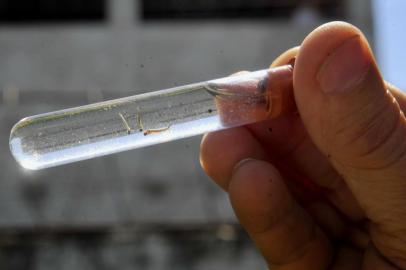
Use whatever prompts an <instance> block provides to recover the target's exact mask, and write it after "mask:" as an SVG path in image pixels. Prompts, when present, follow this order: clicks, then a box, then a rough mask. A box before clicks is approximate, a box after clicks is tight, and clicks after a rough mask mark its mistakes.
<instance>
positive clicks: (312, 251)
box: [228, 160, 332, 269]
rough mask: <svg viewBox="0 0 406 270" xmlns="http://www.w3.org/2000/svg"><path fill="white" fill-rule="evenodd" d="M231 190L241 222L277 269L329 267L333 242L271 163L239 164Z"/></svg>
mask: <svg viewBox="0 0 406 270" xmlns="http://www.w3.org/2000/svg"><path fill="white" fill-rule="evenodd" d="M228 192H229V196H230V201H231V203H232V205H233V208H234V211H235V213H236V215H237V217H238V219H239V221H240V222H241V224H242V225H243V226H244V228H245V229H246V230H247V232H248V234H249V235H250V237H251V238H252V239H253V241H254V242H255V244H256V246H257V247H258V249H259V250H260V251H261V253H262V254H263V256H264V258H265V259H266V261H267V262H268V264H269V265H274V266H277V268H276V269H326V267H327V266H328V265H329V263H330V260H331V257H332V250H331V247H330V243H329V241H328V240H327V238H326V236H325V235H324V233H323V232H322V231H321V230H320V228H318V227H317V225H315V223H314V222H313V220H312V219H311V218H310V217H309V216H308V215H307V213H306V212H305V211H304V210H303V209H302V208H301V207H300V206H299V205H298V204H297V203H296V202H295V201H294V199H293V198H292V196H291V195H290V194H289V191H288V189H287V188H286V186H285V185H284V182H283V180H282V179H281V176H280V174H279V173H278V172H277V170H276V169H275V168H274V167H272V166H271V165H270V164H269V163H267V162H264V161H258V160H245V161H242V163H239V164H238V165H237V166H236V168H235V169H234V170H233V173H232V177H231V181H230V184H229V187H228ZM272 269H274V268H272Z"/></svg>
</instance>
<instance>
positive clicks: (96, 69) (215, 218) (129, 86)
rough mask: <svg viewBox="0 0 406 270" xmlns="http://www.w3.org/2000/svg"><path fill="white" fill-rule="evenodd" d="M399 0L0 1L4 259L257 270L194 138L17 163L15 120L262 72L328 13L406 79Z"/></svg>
mask: <svg viewBox="0 0 406 270" xmlns="http://www.w3.org/2000/svg"><path fill="white" fill-rule="evenodd" d="M405 3H406V2H405V1H403V0H393V1H385V0H376V1H373V2H371V1H369V0H360V1H351V0H346V1H342V0H324V1H323V0H309V1H305V0H290V1H285V0H250V1H246V0H227V1H226V0H223V1H216V0H104V1H103V0H86V1H83V0H82V1H80V0H58V1H51V0H0V153H1V154H0V269H11V270H17V269H24V270H37V269H41V270H42V269H61V270H63V269H76V270H88V269H89V270H90V269H147V270H158V269H237V270H238V269H265V264H264V262H263V260H262V259H261V257H260V256H259V254H258V253H257V252H256V250H255V248H254V247H253V245H252V243H251V242H250V240H249V239H248V237H247V236H246V235H245V233H244V232H243V231H242V229H241V228H240V226H239V225H238V224H237V222H236V219H235V217H234V215H233V213H232V210H231V208H230V206H229V203H228V200H227V197H226V196H225V194H224V193H222V192H221V191H220V190H219V189H218V188H217V187H216V186H215V185H214V184H213V183H212V182H211V181H210V180H209V179H208V178H207V177H206V176H205V175H204V173H203V172H202V170H201V168H200V165H199V159H198V151H199V143H200V138H191V139H187V140H182V141H178V142H172V143H167V144H164V145H159V146H154V147H148V148H145V149H140V150H136V151H130V152H125V153H121V154H117V155H113V156H108V157H104V158H98V159H94V160H90V161H84V162H80V163H77V164H73V165H68V166H63V167H58V168H53V169H47V170H42V171H26V170H24V169H22V168H20V167H19V166H18V165H17V164H16V162H15V161H14V160H13V159H12V157H11V154H10V152H9V147H8V137H9V131H10V129H11V127H12V126H13V124H14V123H16V122H17V121H18V120H19V119H20V118H22V117H24V116H28V115H33V114H38V113H44V112H48V111H52V110H58V109H62V108H67V107H71V106H77V105H83V104H87V103H91V102H97V101H102V100H106V99H111V98H118V97H124V96H127V95H134V94H137V93H142V92H147V91H151V90H157V89H161V88H169V87H172V86H176V85H181V84H186V83H191V82H196V81H202V80H206V79H212V78H216V77H222V76H227V75H228V74H231V73H233V72H235V71H238V70H242V69H245V70H255V69H260V68H264V67H267V66H268V65H269V64H270V63H271V62H272V60H273V59H274V58H275V57H276V56H278V55H279V54H280V53H282V52H283V51H284V50H286V49H288V48H290V47H293V46H296V45H298V44H300V42H301V41H302V39H303V38H304V37H305V36H306V35H307V33H309V32H310V31H311V30H312V29H313V28H314V27H316V26H317V25H319V24H321V23H323V22H327V21H330V20H337V19H339V20H346V21H349V22H351V23H353V24H355V25H356V26H358V27H359V28H360V29H361V30H363V31H364V33H365V34H366V36H367V37H368V39H369V40H370V41H371V43H372V46H373V47H374V49H375V50H376V52H377V54H378V60H379V62H380V63H381V65H382V67H383V72H384V74H385V76H387V77H388V78H390V79H391V80H392V82H394V83H397V84H398V85H399V86H401V87H402V86H403V87H404V89H406V88H405V86H406V84H405V79H404V78H403V77H404V76H402V73H404V71H405V70H406V66H404V64H403V63H399V62H401V61H399V56H400V57H402V56H401V55H399V53H403V54H404V53H405V52H399V51H400V49H399V50H396V48H405V47H406V38H405V37H403V39H402V35H401V34H399V33H401V32H399V31H402V29H404V27H405V26H406V25H405V23H404V20H403V21H402V16H403V14H399V15H395V16H392V15H391V14H395V13H394V12H397V13H399V12H402V10H403V11H404V10H406V7H404V8H399V6H405ZM397 13H396V14H397ZM396 29H397V30H396ZM396 31H398V32H396ZM403 36H404V35H403ZM402 44H403V45H402ZM405 56H406V55H403V59H406V57H405ZM402 65H403V69H402ZM399 70H400V71H401V70H403V72H399ZM402 80H403V81H402Z"/></svg>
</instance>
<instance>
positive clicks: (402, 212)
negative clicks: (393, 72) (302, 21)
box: [294, 22, 406, 267]
mask: <svg viewBox="0 0 406 270" xmlns="http://www.w3.org/2000/svg"><path fill="white" fill-rule="evenodd" d="M294 87H295V99H296V102H297V106H298V109H299V112H300V115H301V117H302V120H303V122H304V124H305V126H306V129H307V131H308V133H309V134H310V137H311V138H312V140H313V141H314V143H315V144H316V145H317V146H318V148H319V149H320V150H321V152H322V153H323V154H324V155H325V156H327V157H328V158H329V159H330V161H331V163H332V164H333V166H334V167H335V169H336V170H337V171H338V172H339V173H340V174H341V175H342V176H343V178H344V179H345V181H346V183H347V185H348V186H349V187H350V189H351V192H352V193H353V194H354V195H355V197H356V198H357V200H358V201H359V202H360V204H361V206H362V208H363V210H364V211H365V212H366V214H367V216H368V218H370V219H371V220H372V221H373V222H374V223H375V224H377V226H376V227H375V226H374V227H372V228H374V230H376V228H379V232H377V233H373V234H372V235H373V237H372V241H374V243H375V244H376V245H377V247H378V249H379V250H380V252H381V253H382V254H384V255H385V256H387V257H388V258H392V262H394V261H395V259H394V258H395V257H399V256H400V257H401V258H402V260H403V259H404V262H406V248H405V246H404V245H403V247H402V246H399V245H396V246H393V243H397V242H399V241H395V239H401V240H402V241H403V243H404V242H405V241H406V235H405V234H402V233H401V232H402V231H403V232H404V231H405V230H406V221H405V219H404V218H403V217H404V216H406V196H405V194H406V182H405V181H404V180H405V178H404V177H405V173H406V172H405V168H406V140H405V138H406V120H405V117H404V114H403V113H402V112H401V110H400V108H399V104H398V102H397V101H396V99H394V97H393V95H392V94H391V93H390V91H387V89H386V86H385V83H384V81H383V79H382V77H381V75H380V73H379V70H378V68H377V65H376V63H375V60H374V57H373V55H372V52H371V50H370V48H369V45H368V43H367V41H366V39H365V37H364V36H363V35H362V33H361V32H360V31H359V30H358V29H356V28H355V27H353V26H351V25H349V24H346V23H340V22H335V23H329V24H326V25H324V26H322V27H320V28H318V29H316V30H315V31H313V32H312V33H311V34H310V35H309V36H308V37H307V38H306V39H305V41H304V42H303V44H302V45H301V49H300V52H299V54H298V56H297V59H296V63H295V70H294ZM391 237H392V238H393V239H391ZM383 238H384V239H386V240H387V241H380V239H383ZM397 262H399V260H397ZM399 266H403V267H406V263H403V262H402V263H401V264H399Z"/></svg>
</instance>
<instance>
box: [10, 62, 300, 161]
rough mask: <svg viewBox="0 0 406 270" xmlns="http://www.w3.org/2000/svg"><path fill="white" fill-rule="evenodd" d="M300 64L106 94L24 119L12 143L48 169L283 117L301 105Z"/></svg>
mask: <svg viewBox="0 0 406 270" xmlns="http://www.w3.org/2000/svg"><path fill="white" fill-rule="evenodd" d="M291 95H292V66H290V65H287V66H282V67H278V68H272V69H266V70H260V71H256V72H249V73H244V74H241V75H236V76H231V77H226V78H221V79H216V80H210V81H206V82H201V83H196V84H191V85H186V86H180V87H176V88H171V89H167V90H161V91H156V92H151V93H146V94H141V95H136V96H131V97H126V98H121V99H116V100H111V101H106V102H100V103H95V104H90V105H86V106H81V107H77V108H72V109H66V110H61V111H56V112H51V113H46V114H41V115H36V116H31V117H27V118H24V119H22V120H21V121H19V122H18V123H17V124H16V125H15V126H14V127H13V129H12V131H11V135H10V149H11V152H12V154H13V156H14V157H15V159H16V160H17V161H18V163H19V164H20V165H22V166H23V167H24V168H27V169H42V168H48V167H53V166H57V165H61V164H67V163H71V162H75V161H79V160H85V159H90V158H94V157H98V156H103V155H108V154H112V153H117V152H121V151H125V150H129V149H135V148H139V147H144V146H148V145H153V144H158V143H162V142H167V141H171V140H175V139H180V138H185V137H190V136H193V135H198V134H202V133H205V132H210V131H216V130H221V129H224V128H229V127H235V126H240V125H244V124H249V123H253V122H258V121H261V120H264V119H267V118H272V117H276V116H278V115H280V114H282V113H283V112H284V111H289V110H291V109H292V108H293V107H294V105H293V104H294V102H293V98H292V96H291Z"/></svg>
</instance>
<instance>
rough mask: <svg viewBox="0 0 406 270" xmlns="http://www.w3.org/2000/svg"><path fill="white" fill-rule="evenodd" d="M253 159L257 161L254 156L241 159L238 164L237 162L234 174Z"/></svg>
mask: <svg viewBox="0 0 406 270" xmlns="http://www.w3.org/2000/svg"><path fill="white" fill-rule="evenodd" d="M252 161H257V160H256V159H253V158H246V159H243V160H240V161H239V162H238V163H237V164H235V166H234V168H233V173H232V174H234V173H235V172H236V171H238V169H240V168H241V167H243V166H244V165H246V164H247V163H250V162H252Z"/></svg>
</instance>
